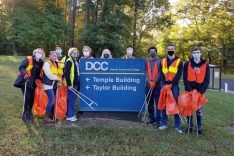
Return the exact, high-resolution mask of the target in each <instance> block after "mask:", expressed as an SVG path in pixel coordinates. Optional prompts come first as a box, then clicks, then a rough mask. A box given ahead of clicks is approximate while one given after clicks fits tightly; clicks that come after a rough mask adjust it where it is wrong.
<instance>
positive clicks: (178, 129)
mask: <svg viewBox="0 0 234 156" xmlns="http://www.w3.org/2000/svg"><path fill="white" fill-rule="evenodd" d="M175 130H176V131H177V132H178V133H179V134H182V133H183V131H182V130H181V129H180V128H175Z"/></svg>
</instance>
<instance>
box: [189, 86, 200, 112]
mask: <svg viewBox="0 0 234 156" xmlns="http://www.w3.org/2000/svg"><path fill="white" fill-rule="evenodd" d="M198 98H199V94H198V92H197V90H196V89H194V90H193V91H192V101H191V104H192V110H193V111H197V110H198V108H199V105H198V103H197V102H198Z"/></svg>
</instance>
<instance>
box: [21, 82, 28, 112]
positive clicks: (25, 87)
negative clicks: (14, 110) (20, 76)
mask: <svg viewBox="0 0 234 156" xmlns="http://www.w3.org/2000/svg"><path fill="white" fill-rule="evenodd" d="M26 93H27V81H25V83H24V101H23V113H22V115H24V111H25V109H24V106H25V98H26Z"/></svg>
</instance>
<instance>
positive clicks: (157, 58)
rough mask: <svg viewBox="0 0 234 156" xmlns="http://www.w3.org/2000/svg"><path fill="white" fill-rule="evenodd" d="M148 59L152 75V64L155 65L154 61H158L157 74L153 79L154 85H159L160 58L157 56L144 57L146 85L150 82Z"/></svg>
mask: <svg viewBox="0 0 234 156" xmlns="http://www.w3.org/2000/svg"><path fill="white" fill-rule="evenodd" d="M148 60H150V66H151V73H152V75H154V66H155V63H156V62H157V61H158V75H157V76H156V78H155V79H154V80H153V81H154V82H155V83H156V87H160V86H161V77H160V72H159V71H160V70H159V67H160V66H159V65H160V63H161V59H159V57H157V56H156V57H155V58H153V59H152V58H148V59H146V62H145V82H146V85H147V86H149V82H150V79H149V75H148V72H147V70H148V66H147V62H148Z"/></svg>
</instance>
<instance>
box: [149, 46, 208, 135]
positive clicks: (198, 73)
mask: <svg viewBox="0 0 234 156" xmlns="http://www.w3.org/2000/svg"><path fill="white" fill-rule="evenodd" d="M148 52H149V56H150V57H149V58H148V59H147V60H146V89H145V93H146V96H148V100H147V101H149V104H148V112H149V121H148V122H147V123H146V124H154V123H156V127H157V129H158V130H165V129H166V128H167V125H168V116H167V114H166V109H164V110H159V109H158V102H159V98H160V94H161V89H162V88H165V89H167V90H169V89H171V91H172V94H173V97H174V99H175V101H176V102H177V101H178V97H179V94H180V88H179V82H180V79H181V76H182V73H183V82H184V86H185V91H188V92H192V91H193V90H197V92H199V94H201V95H202V94H204V92H205V91H206V89H207V88H208V86H209V81H210V70H209V65H208V64H207V63H206V60H204V59H203V58H202V57H201V56H202V49H201V48H199V47H196V48H194V49H193V50H192V57H191V58H190V59H189V60H188V61H187V62H185V63H183V62H182V61H181V59H179V57H178V56H176V55H175V53H176V47H175V45H174V44H168V45H167V54H168V55H167V57H166V58H164V59H160V58H159V57H158V56H157V48H156V47H153V46H152V47H150V48H149V49H148ZM149 90H152V94H151V96H149V95H148V94H149ZM154 103H156V108H154ZM195 113H196V119H197V121H196V123H197V125H196V126H197V127H196V128H197V131H198V134H199V135H202V136H203V135H204V134H203V132H202V130H201V125H202V107H201V108H199V109H198V110H197V111H196V112H195ZM187 119H188V120H187V122H188V124H189V125H188V128H187V129H186V133H191V132H192V130H193V121H192V114H191V116H189V117H187ZM180 121H181V118H180V114H179V113H178V114H175V115H174V127H175V130H176V131H177V132H178V133H180V134H181V133H182V130H181V128H180Z"/></svg>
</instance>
